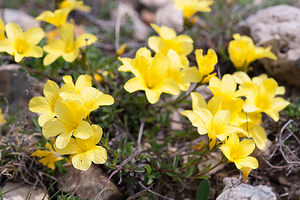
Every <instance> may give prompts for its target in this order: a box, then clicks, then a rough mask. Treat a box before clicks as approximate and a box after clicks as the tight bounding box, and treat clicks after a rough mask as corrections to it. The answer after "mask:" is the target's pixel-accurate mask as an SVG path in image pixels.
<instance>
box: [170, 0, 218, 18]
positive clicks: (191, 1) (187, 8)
mask: <svg viewBox="0 0 300 200" xmlns="http://www.w3.org/2000/svg"><path fill="white" fill-rule="evenodd" d="M173 1H174V4H175V8H177V9H178V10H181V11H182V12H183V16H184V17H185V18H186V19H189V18H191V17H192V16H193V15H195V14H196V13H197V12H210V11H211V8H210V6H211V5H212V4H213V3H214V1H213V0H173Z"/></svg>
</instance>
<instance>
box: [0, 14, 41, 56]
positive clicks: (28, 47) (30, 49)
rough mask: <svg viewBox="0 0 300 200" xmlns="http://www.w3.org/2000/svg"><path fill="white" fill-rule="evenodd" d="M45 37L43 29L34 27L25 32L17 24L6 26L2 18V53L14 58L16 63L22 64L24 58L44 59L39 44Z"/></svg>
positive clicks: (0, 42)
mask: <svg viewBox="0 0 300 200" xmlns="http://www.w3.org/2000/svg"><path fill="white" fill-rule="evenodd" d="M5 33H6V35H5ZM44 36H45V33H44V31H43V30H42V29H41V28H38V27H33V28H29V29H27V30H26V31H25V32H23V30H22V29H21V27H20V26H19V25H17V24H15V23H8V24H6V25H4V23H3V21H2V19H1V18H0V52H6V53H8V54H10V55H12V56H14V59H15V61H16V62H20V61H21V60H22V59H23V58H24V57H35V58H40V57H42V56H43V49H42V48H41V47H39V46H37V44H38V43H39V42H40V41H41V40H42V39H43V38H44Z"/></svg>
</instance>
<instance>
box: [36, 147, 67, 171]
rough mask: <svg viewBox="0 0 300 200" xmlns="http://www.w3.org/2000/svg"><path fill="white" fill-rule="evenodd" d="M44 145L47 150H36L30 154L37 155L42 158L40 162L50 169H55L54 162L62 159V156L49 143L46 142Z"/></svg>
mask: <svg viewBox="0 0 300 200" xmlns="http://www.w3.org/2000/svg"><path fill="white" fill-rule="evenodd" d="M45 147H46V148H47V149H48V150H49V151H44V150H37V151H35V152H33V153H32V154H31V156H37V157H39V158H42V159H40V160H39V162H40V163H42V164H43V165H44V166H46V167H49V168H50V169H52V170H54V169H55V162H56V161H59V160H62V159H63V158H62V157H61V156H60V155H59V154H57V153H56V152H55V151H54V150H53V148H52V146H51V144H49V143H47V144H46V145H45Z"/></svg>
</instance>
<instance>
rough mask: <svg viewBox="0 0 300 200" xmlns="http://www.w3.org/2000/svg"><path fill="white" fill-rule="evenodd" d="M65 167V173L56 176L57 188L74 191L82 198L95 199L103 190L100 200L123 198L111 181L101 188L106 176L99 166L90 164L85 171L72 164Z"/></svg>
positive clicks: (67, 191) (68, 191) (69, 191)
mask: <svg viewBox="0 0 300 200" xmlns="http://www.w3.org/2000/svg"><path fill="white" fill-rule="evenodd" d="M65 169H66V171H67V173H66V174H64V175H62V176H58V177H57V179H58V185H59V189H60V190H61V191H62V192H66V193H72V192H74V191H75V193H76V194H77V195H78V196H80V197H81V198H83V199H95V197H96V196H97V195H98V194H100V192H101V191H103V192H102V193H101V200H118V199H123V197H122V195H121V193H120V192H119V190H118V188H117V186H116V185H115V184H114V183H112V182H111V181H109V182H108V184H107V186H106V189H105V190H103V186H104V184H105V182H106V180H107V178H108V177H107V176H106V174H105V173H104V172H103V171H102V170H101V169H100V168H99V167H96V166H94V165H92V166H91V167H90V168H89V169H88V170H87V171H80V170H77V169H75V168H74V167H73V166H68V167H66V168H65Z"/></svg>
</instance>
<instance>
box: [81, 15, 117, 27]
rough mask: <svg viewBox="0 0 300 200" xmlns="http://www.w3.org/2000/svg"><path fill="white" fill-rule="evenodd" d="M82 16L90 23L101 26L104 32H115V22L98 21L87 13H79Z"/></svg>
mask: <svg viewBox="0 0 300 200" xmlns="http://www.w3.org/2000/svg"><path fill="white" fill-rule="evenodd" d="M78 13H79V14H80V15H81V16H84V17H85V18H87V19H88V20H89V21H90V22H92V23H93V24H95V25H98V26H100V27H101V28H102V29H104V30H113V29H114V27H115V22H114V21H108V20H101V19H97V18H96V17H94V16H92V15H90V14H88V13H85V12H80V11H79V12H78Z"/></svg>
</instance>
